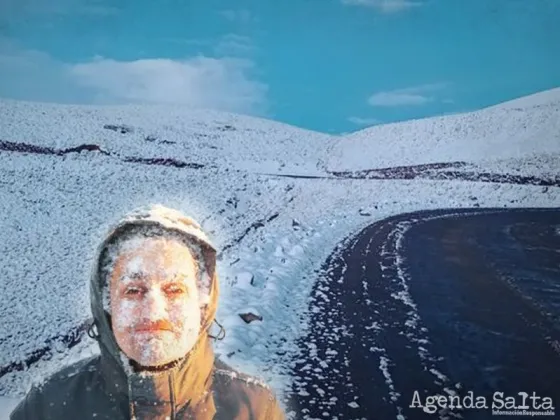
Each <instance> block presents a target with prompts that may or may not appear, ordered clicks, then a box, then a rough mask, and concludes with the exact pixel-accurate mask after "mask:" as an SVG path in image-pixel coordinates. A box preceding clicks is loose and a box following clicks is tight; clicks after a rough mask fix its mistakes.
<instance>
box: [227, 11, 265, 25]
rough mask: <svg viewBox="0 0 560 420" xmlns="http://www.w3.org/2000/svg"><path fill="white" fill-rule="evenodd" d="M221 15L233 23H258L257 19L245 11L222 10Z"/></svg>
mask: <svg viewBox="0 0 560 420" xmlns="http://www.w3.org/2000/svg"><path fill="white" fill-rule="evenodd" d="M220 15H222V17H224V18H225V19H227V20H229V21H231V22H240V23H251V22H255V21H257V18H256V17H255V16H254V15H253V14H252V13H251V12H250V11H249V10H245V9H240V10H221V11H220Z"/></svg>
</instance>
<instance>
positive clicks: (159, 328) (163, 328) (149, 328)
mask: <svg viewBox="0 0 560 420" xmlns="http://www.w3.org/2000/svg"><path fill="white" fill-rule="evenodd" d="M134 331H135V332H137V333H161V332H173V329H172V328H171V327H169V326H168V325H162V324H155V325H140V326H138V327H136V328H135V329H134Z"/></svg>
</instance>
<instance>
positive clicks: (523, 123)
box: [327, 88, 560, 171]
mask: <svg viewBox="0 0 560 420" xmlns="http://www.w3.org/2000/svg"><path fill="white" fill-rule="evenodd" d="M549 155H554V156H555V157H556V158H560V88H557V89H552V90H549V91H545V92H540V93H537V94H535V95H531V96H527V97H524V98H520V99H516V100H513V101H509V102H506V103H503V104H500V105H495V106H492V107H489V108H486V109H482V110H480V111H475V112H469V113H464V114H455V115H449V116H444V117H435V118H427V119H422V120H414V121H407V122H403V123H396V124H387V125H379V126H375V127H372V128H366V129H364V130H361V131H357V132H355V133H352V134H349V135H347V136H343V137H339V138H337V139H336V141H334V142H333V143H332V145H331V146H330V148H329V153H328V160H327V166H328V168H329V169H330V170H332V171H356V170H364V169H374V168H385V167H392V166H405V165H418V164H431V163H440V162H453V161H468V162H477V163H482V162H484V163H486V164H491V162H492V161H493V160H498V159H500V160H502V161H503V160H506V159H522V160H527V159H529V158H533V159H538V158H541V157H542V158H545V159H546V157H547V156H549Z"/></svg>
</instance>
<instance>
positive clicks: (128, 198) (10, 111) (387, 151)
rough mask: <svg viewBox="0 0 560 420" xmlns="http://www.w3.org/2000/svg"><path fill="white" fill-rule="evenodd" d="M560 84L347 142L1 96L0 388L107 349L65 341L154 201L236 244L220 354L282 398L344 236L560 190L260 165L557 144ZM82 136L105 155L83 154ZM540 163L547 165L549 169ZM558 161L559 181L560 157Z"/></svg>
mask: <svg viewBox="0 0 560 420" xmlns="http://www.w3.org/2000/svg"><path fill="white" fill-rule="evenodd" d="M559 93H560V90H554V91H551V92H548V93H547V94H546V95H545V97H546V98H547V101H545V102H546V103H544V102H543V103H539V102H538V101H537V100H536V99H535V98H532V99H530V100H529V99H524V100H525V101H526V102H529V104H528V107H527V108H522V109H517V108H519V107H517V106H515V107H513V108H512V106H511V103H509V104H507V106H504V107H499V106H498V107H494V108H492V109H487V110H483V111H480V112H477V113H471V114H467V115H455V116H449V117H442V118H436V119H429V120H424V121H414V122H406V123H402V124H392V125H389V126H385V127H376V128H374V129H370V130H366V131H364V132H358V133H355V134H353V135H350V136H348V137H329V136H327V135H323V134H318V133H313V132H309V131H305V130H300V129H297V128H293V127H289V126H286V125H283V124H279V123H274V122H268V121H264V120H259V119H253V118H248V117H240V116H235V115H230V114H223V113H212V112H202V111H201V112H196V113H194V112H192V111H189V112H188V113H187V112H186V111H175V110H171V109H169V108H162V107H118V108H117V107H107V108H96V107H85V106H82V107H69V106H60V105H47V104H32V103H20V102H13V101H3V102H0V214H2V216H1V219H0V220H1V229H0V266H1V267H2V275H1V276H0V287H1V290H2V293H1V294H0V308H1V309H0V310H1V312H0V320H1V322H0V372H2V369H4V373H5V374H3V375H0V395H5V396H11V397H14V398H19V397H21V395H23V393H24V392H25V391H26V389H27V388H28V386H29V384H30V383H31V382H33V381H39V380H41V378H42V377H44V375H46V374H48V373H49V372H51V371H53V370H55V369H58V368H59V367H60V365H61V364H66V363H69V362H70V361H72V360H75V359H78V358H81V357H84V356H86V355H88V354H91V353H92V352H95V351H96V350H95V347H93V346H92V344H93V343H92V341H91V340H90V339H89V338H88V337H87V336H83V338H82V339H81V341H80V343H79V344H78V345H76V346H74V347H73V348H72V349H71V350H67V349H66V346H65V345H64V343H61V342H59V341H60V340H57V339H54V341H53V338H55V337H57V336H60V335H61V334H65V333H67V332H68V331H72V329H74V328H76V327H77V326H79V325H81V324H83V323H84V322H85V321H86V320H87V319H88V317H89V316H90V315H89V303H88V296H87V294H88V291H87V279H88V275H89V270H90V264H91V258H92V252H93V249H94V247H95V246H96V245H97V243H98V241H99V240H100V238H101V236H102V235H103V233H104V230H105V228H106V226H107V224H108V223H110V222H112V221H114V220H115V219H116V218H118V217H120V215H122V214H123V213H124V212H127V211H129V210H131V209H132V208H135V207H138V206H141V205H144V204H148V203H154V202H160V203H162V204H165V205H169V206H172V207H176V208H179V209H181V210H183V211H185V212H187V213H189V214H191V215H192V216H193V217H194V218H196V219H198V220H199V221H200V222H201V223H202V225H203V227H204V228H205V229H206V230H208V231H209V233H210V237H211V239H212V240H213V241H214V242H215V243H216V244H217V246H218V247H220V248H221V249H222V253H221V258H220V261H219V274H220V278H221V282H222V297H221V302H220V305H221V306H220V309H219V312H218V319H219V320H220V321H221V322H222V323H223V324H224V326H225V327H226V329H227V336H226V339H225V340H224V341H222V342H218V343H217V345H216V348H217V351H218V353H219V354H220V355H221V356H222V357H223V358H224V359H226V360H227V361H228V362H229V363H231V364H232V365H234V366H238V367H240V368H242V369H244V370H246V371H249V372H250V373H255V374H259V375H260V376H263V377H264V379H265V380H267V381H269V382H271V383H272V384H273V385H274V386H275V387H276V388H277V390H278V391H279V393H282V391H283V390H284V389H285V387H286V386H287V385H288V384H289V373H290V366H291V357H293V347H294V342H295V340H296V339H297V338H298V337H300V336H301V335H304V334H305V329H306V322H307V313H306V309H307V304H308V296H309V292H310V290H311V287H312V285H313V281H314V279H315V278H316V275H317V273H316V272H315V270H316V269H318V267H319V266H320V265H321V263H322V262H323V260H324V259H325V258H326V257H327V256H328V255H329V254H330V253H331V252H332V250H333V248H334V247H335V246H336V245H337V243H338V242H339V241H340V240H342V239H343V238H344V237H346V236H347V235H349V234H352V233H353V232H356V231H358V230H359V229H361V228H362V227H364V226H365V225H368V224H370V223H372V222H374V221H376V220H379V219H381V218H384V217H387V216H390V215H394V214H397V213H401V212H406V211H415V210H420V209H436V208H449V207H460V208H465V207H473V206H474V207H535V206H536V207H558V206H560V188H559V187H557V186H554V185H552V186H550V187H546V188H543V187H542V186H538V185H520V184H515V183H507V182H501V183H495V182H470V181H465V180H454V179H449V180H431V179H417V180H406V179H401V180H394V179H388V180H383V179H377V180H369V179H336V178H328V177H327V178H310V179H307V178H288V177H283V176H273V175H263V174H261V173H262V172H267V173H276V174H284V175H287V174H290V173H293V172H292V171H296V170H297V173H298V174H308V175H317V174H320V175H326V174H327V172H325V171H324V169H325V168H326V169H328V170H351V171H355V170H359V169H371V168H372V167H387V166H392V165H405V164H421V163H429V162H442V161H446V160H448V161H468V160H471V159H475V158H476V159H481V158H483V157H487V156H488V154H489V153H490V152H492V153H493V154H492V156H494V157H496V158H502V159H505V160H506V161H507V160H508V159H509V158H511V157H512V156H515V157H516V158H519V159H530V158H531V156H532V155H533V154H534V153H538V154H542V153H547V154H548V153H551V152H555V151H556V152H558V151H559V148H560V144H559V143H560V137H559V130H558V129H559V128H560V127H559V125H560V118H558V116H559V111H558V97H559V96H560V95H559ZM550 98H552V99H550ZM226 126H227V127H228V128H226ZM104 127H108V128H104ZM372 134H374V135H372ZM149 136H153V138H151V139H150V140H147V137H149ZM436 140H437V141H436ZM170 142H171V143H170ZM80 145H97V146H99V150H102V151H103V152H100V151H98V150H97V149H95V148H89V149H88V148H86V149H84V150H83V151H81V152H79V153H78V152H73V151H71V150H69V149H71V148H73V147H77V146H80ZM508 145H510V146H511V150H508ZM498 146H499V147H498ZM88 150H89V151H88ZM498 152H499V153H498ZM158 159H159V160H158ZM165 159H175V160H177V161H181V162H182V161H188V162H195V163H199V164H200V165H198V166H197V165H193V166H189V165H186V166H185V165H183V166H182V165H174V164H171V165H170V164H169V160H168V161H166V160H165ZM282 164H284V166H283V167H282V168H281V167H280V166H281V165H282ZM325 164H326V166H325ZM473 167H474V169H473ZM473 167H471V170H476V165H474V166H473ZM485 168H486V167H485ZM531 168H532V171H533V173H534V174H537V175H538V173H539V166H538V165H536V166H535V165H533V166H531ZM510 169H511V168H510V166H508V165H507V164H502V166H500V167H499V168H497V169H496V170H497V171H499V172H502V173H508V171H509V170H510ZM547 171H548V172H552V175H554V176H557V177H558V176H560V173H559V172H560V168H558V167H557V166H556V172H555V173H554V171H555V169H554V163H550V164H549V165H548V168H547ZM549 175H550V174H549ZM506 181H507V180H506ZM248 311H249V312H254V313H257V314H259V315H262V317H263V320H262V321H255V322H252V323H250V324H246V323H244V322H243V321H242V320H241V318H240V317H239V316H238V314H239V313H242V312H248ZM45 343H48V346H49V347H50V348H51V350H50V351H45V354H44V355H42V358H40V360H39V361H38V362H37V363H33V364H32V365H31V366H30V367H26V366H21V365H17V363H16V362H18V361H24V360H30V359H32V356H33V354H34V352H36V351H37V350H40V349H44V348H45ZM7 367H9V368H7Z"/></svg>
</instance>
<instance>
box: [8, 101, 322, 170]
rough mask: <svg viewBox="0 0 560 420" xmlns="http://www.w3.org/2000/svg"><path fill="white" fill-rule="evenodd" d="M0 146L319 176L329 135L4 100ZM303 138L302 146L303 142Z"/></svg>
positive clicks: (177, 110)
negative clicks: (92, 148) (82, 149)
mask: <svg viewBox="0 0 560 420" xmlns="http://www.w3.org/2000/svg"><path fill="white" fill-rule="evenodd" d="M0 127H1V129H0V140H4V141H11V142H18V143H27V144H34V145H41V146H43V147H49V148H52V149H55V150H64V149H69V148H74V147H78V146H80V145H97V146H99V147H100V149H101V151H103V152H107V153H111V154H113V155H114V156H118V157H120V158H127V157H132V156H134V157H142V158H154V157H159V158H163V157H172V158H173V159H175V160H178V161H181V162H185V163H189V164H195V165H197V166H202V165H204V166H206V167H216V166H219V167H220V168H221V169H226V168H228V169H230V170H235V169H250V170H263V171H264V170H269V171H270V170H274V171H280V172H282V171H290V170H293V171H299V172H304V171H306V172H314V171H315V170H316V167H317V165H318V164H320V162H321V160H322V158H323V156H322V153H324V152H325V150H326V149H325V147H324V146H325V143H326V142H327V141H328V140H329V138H330V137H329V136H328V135H326V134H320V133H315V132H311V131H308V130H304V129H301V128H296V127H292V126H289V125H286V124H282V123H279V122H274V121H268V120H263V119H259V118H256V117H249V116H241V115H236V114H231V113H227V112H219V111H211V110H192V109H189V108H181V107H177V106H167V105H157V106H156V105H154V106H148V107H142V106H133V105H128V106H107V107H92V106H69V105H60V104H43V103H40V104H39V103H32V102H19V101H12V100H1V101H0ZM302 138H305V139H306V140H305V141H301V139H302Z"/></svg>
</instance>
